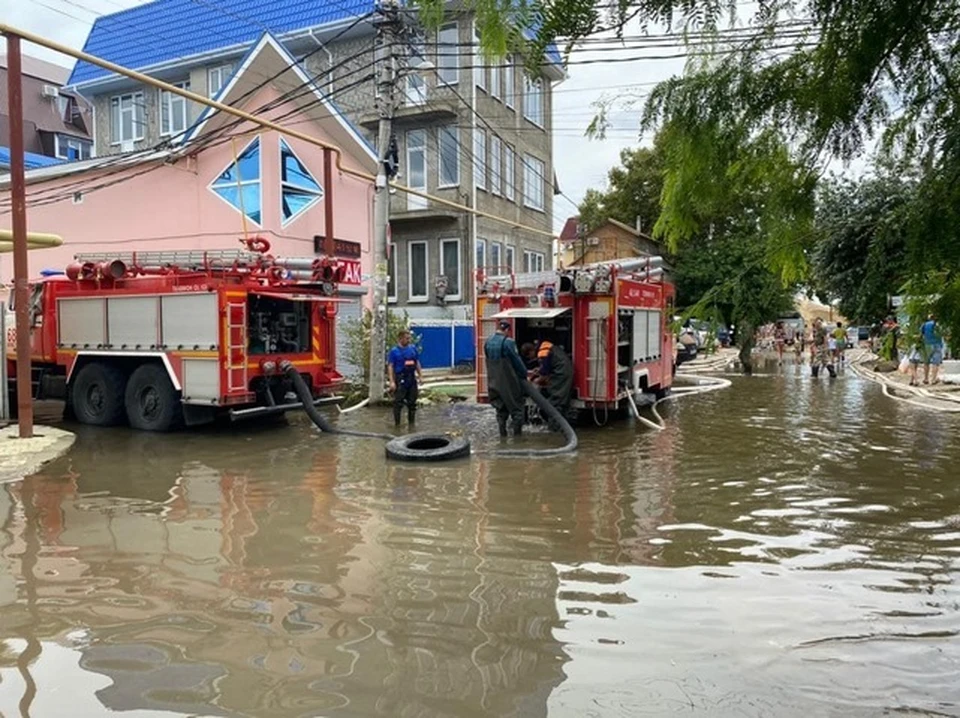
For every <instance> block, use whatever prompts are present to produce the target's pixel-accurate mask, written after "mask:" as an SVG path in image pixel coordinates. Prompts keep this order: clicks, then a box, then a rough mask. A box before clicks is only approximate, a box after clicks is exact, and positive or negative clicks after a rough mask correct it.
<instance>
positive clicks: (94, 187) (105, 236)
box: [0, 35, 377, 316]
mask: <svg viewBox="0 0 960 718" xmlns="http://www.w3.org/2000/svg"><path fill="white" fill-rule="evenodd" d="M217 99H218V100H219V101H221V102H223V103H225V104H228V105H232V106H234V107H238V108H241V109H244V110H246V111H247V112H250V113H252V114H257V115H259V116H261V117H265V118H270V119H273V120H274V121H276V122H278V123H279V124H282V125H286V126H291V127H292V128H294V129H295V130H296V131H298V132H301V133H305V134H308V135H310V136H312V137H315V138H316V139H318V140H321V141H323V142H325V143H327V144H329V145H333V146H335V147H337V148H340V165H341V166H342V167H346V168H350V169H354V170H361V171H364V172H367V173H371V174H373V173H375V172H376V167H377V158H376V154H375V153H374V151H373V148H372V147H370V145H369V144H368V143H367V142H366V140H365V139H364V138H363V136H362V135H361V134H360V132H359V131H358V130H357V129H356V128H355V127H354V126H353V125H351V124H350V123H349V122H348V121H347V120H346V119H345V118H344V117H343V115H342V114H341V113H340V112H339V111H338V109H337V108H336V107H335V106H334V105H333V103H331V102H330V101H328V100H327V98H326V97H325V96H324V95H323V94H322V93H321V92H320V91H319V89H318V88H317V87H316V85H315V84H314V83H313V81H312V79H311V78H310V77H308V76H307V75H306V74H305V73H304V72H303V70H302V69H301V68H300V66H299V65H298V64H297V63H296V61H295V60H294V59H293V58H292V57H291V56H290V55H289V54H288V53H287V51H286V50H285V49H283V47H282V46H281V45H280V44H279V43H277V42H276V41H275V40H274V39H273V38H272V37H271V36H269V35H265V36H264V37H263V38H261V40H260V41H259V42H258V43H257V44H256V46H255V47H254V48H253V49H252V50H251V51H250V52H249V53H248V55H247V57H246V58H245V59H244V61H243V62H242V64H241V65H240V66H239V67H238V68H237V70H236V72H235V73H234V74H233V76H232V78H231V79H230V80H229V82H227V83H226V85H225V86H224V87H223V88H222V89H221V90H220V92H219V93H218V94H217ZM164 102H167V103H181V102H182V103H186V104H188V105H192V104H193V103H188V102H187V101H186V100H183V99H182V98H180V97H178V96H175V95H167V96H166V97H165V98H164ZM189 109H190V110H191V114H192V115H193V116H196V117H197V120H196V121H195V122H194V123H193V124H192V126H191V127H190V128H188V129H187V131H186V132H183V133H180V134H179V135H173V136H170V137H169V138H168V139H167V140H166V141H165V142H164V146H158V147H154V148H151V149H149V150H145V151H136V152H131V153H127V154H124V155H119V156H113V157H109V158H104V159H93V160H87V161H82V162H73V163H66V164H62V165H57V166H54V167H47V168H42V169H37V170H32V171H29V172H28V173H27V182H28V187H27V190H28V195H27V225H28V229H29V230H30V231H34V232H49V233H53V234H58V235H60V236H62V237H63V239H64V245H63V247H61V248H59V249H49V250H37V251H31V252H30V271H31V274H33V275H36V274H38V273H39V272H40V271H41V270H44V269H58V270H62V269H63V268H64V267H65V266H66V265H67V264H69V263H70V261H71V260H72V258H73V256H74V254H77V253H82V252H110V251H116V252H131V251H145V250H154V251H156V250H167V249H237V248H239V247H240V245H239V240H240V239H242V238H244V237H245V236H247V237H254V236H260V237H264V238H266V239H268V240H269V242H270V244H271V245H272V248H271V253H273V254H275V255H278V256H313V255H315V254H322V253H323V240H324V238H325V237H326V235H327V231H328V228H327V227H326V223H325V207H324V203H325V201H327V200H329V199H330V198H331V197H332V200H333V225H334V226H333V236H334V238H335V239H336V240H339V241H340V242H341V247H345V248H346V249H353V250H356V251H357V253H358V254H359V260H360V268H361V272H362V273H363V274H366V275H369V274H371V273H372V262H371V254H370V247H371V238H372V226H373V222H372V220H373V213H372V203H373V186H372V184H371V183H370V182H367V181H365V180H362V179H358V178H356V177H353V176H351V175H348V174H345V173H343V172H341V171H339V169H338V168H337V167H336V166H333V167H332V182H331V183H330V186H327V185H326V184H325V183H324V163H325V161H331V162H334V163H335V158H336V153H334V152H327V153H326V156H325V152H324V150H323V149H322V148H320V147H318V146H316V145H313V144H310V143H308V142H306V141H303V140H301V139H297V138H295V137H291V136H287V135H284V134H283V133H277V132H273V131H267V130H264V129H263V128H261V127H259V126H257V125H254V124H252V123H248V122H242V121H238V120H237V119H236V118H234V117H233V116H231V115H225V114H224V113H222V112H219V111H203V108H196V107H194V108H189ZM184 111H187V109H186V108H185V110H184ZM117 112H118V113H119V114H121V117H124V118H126V117H129V121H130V122H135V121H137V119H138V118H142V117H143V113H142V112H136V111H131V112H129V113H126V108H121V107H118V108H117ZM124 113H126V114H124ZM0 193H2V194H0V226H4V227H9V226H10V193H9V180H8V177H0ZM344 242H345V243H349V244H347V245H344V244H343V243H344ZM12 272H13V270H12V256H11V255H9V254H2V255H0V282H2V283H4V284H7V283H9V282H10V281H11V279H12ZM355 279H356V280H357V281H358V285H357V286H355V287H345V288H344V290H345V291H344V293H349V294H354V295H359V296H366V295H367V294H368V292H367V289H366V287H361V286H359V280H360V277H355ZM353 309H354V311H347V312H344V314H345V315H348V316H356V314H357V313H358V311H359V303H358V304H356V305H354V307H353Z"/></svg>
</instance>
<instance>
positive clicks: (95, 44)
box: [67, 0, 374, 85]
mask: <svg viewBox="0 0 960 718" xmlns="http://www.w3.org/2000/svg"><path fill="white" fill-rule="evenodd" d="M373 9H374V0H336V1H335V2H323V0H230V2H226V1H225V0H204V1H203V2H196V1H195V0H154V2H151V3H147V4H145V5H138V6H137V7H133V8H130V9H129V10H123V11H121V12H116V13H113V14H111V15H104V16H103V17H101V18H99V19H98V20H97V21H96V22H95V23H94V24H93V28H91V30H90V35H88V36H87V41H86V43H85V44H84V46H83V49H84V51H85V52H88V53H90V54H91V55H96V56H97V57H102V58H104V59H107V60H110V61H111V62H115V63H117V64H118V65H123V66H125V67H130V68H135V69H141V68H145V67H150V66H152V65H157V64H160V63H163V62H169V61H172V60H176V59H178V58H182V57H191V56H194V55H199V54H202V53H204V52H212V51H215V50H218V49H220V48H224V47H230V46H232V45H243V44H246V43H252V42H254V41H255V40H257V38H259V37H260V36H261V35H262V34H263V33H264V31H266V30H269V31H270V32H271V33H273V34H275V35H284V34H286V33H288V32H292V31H295V30H300V29H305V28H310V27H317V26H318V25H326V24H330V23H334V22H337V21H338V20H346V19H349V18H354V17H357V16H359V15H365V14H367V13H370V12H372V11H373ZM112 74H113V73H111V72H110V71H109V70H104V69H102V68H100V67H97V66H96V65H90V64H89V63H86V62H83V61H78V62H77V64H76V66H75V67H74V68H73V73H72V74H71V75H70V79H69V80H68V81H67V85H77V84H80V83H84V82H90V81H91V80H98V79H101V78H104V77H109V76H110V75H112Z"/></svg>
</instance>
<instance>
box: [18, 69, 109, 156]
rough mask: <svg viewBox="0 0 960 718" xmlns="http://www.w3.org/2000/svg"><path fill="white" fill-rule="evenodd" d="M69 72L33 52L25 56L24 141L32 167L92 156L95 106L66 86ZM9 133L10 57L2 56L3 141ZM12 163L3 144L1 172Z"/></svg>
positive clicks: (23, 78) (22, 71)
mask: <svg viewBox="0 0 960 718" xmlns="http://www.w3.org/2000/svg"><path fill="white" fill-rule="evenodd" d="M69 72H70V71H69V70H68V69H67V68H65V67H61V66H60V65H54V64H52V63H50V62H46V61H44V60H41V59H39V58H36V57H31V56H30V55H24V56H23V57H22V59H21V73H22V74H21V85H22V88H23V144H24V150H25V151H26V153H27V154H26V161H27V167H29V168H34V167H44V166H47V165H50V164H56V163H57V162H61V161H64V160H86V159H90V154H91V152H92V150H93V142H92V141H91V138H90V131H91V129H92V125H93V118H92V115H91V109H90V106H89V105H88V104H87V103H86V102H85V101H84V100H83V98H81V97H77V96H76V95H75V94H73V93H70V92H67V91H65V90H64V89H63V84H64V82H65V81H66V80H67V76H68V75H69ZM9 136H10V117H9V106H8V103H7V57H6V55H0V138H3V139H2V140H0V142H2V141H5V140H6V138H7V137H9ZM8 165H9V149H8V148H6V147H0V171H3V170H5V169H6V167H7V166H8Z"/></svg>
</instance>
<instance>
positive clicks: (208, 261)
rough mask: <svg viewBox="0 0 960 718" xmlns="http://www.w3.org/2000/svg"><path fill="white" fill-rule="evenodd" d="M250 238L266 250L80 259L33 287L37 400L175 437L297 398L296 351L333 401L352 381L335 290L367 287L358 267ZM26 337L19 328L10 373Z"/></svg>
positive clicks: (93, 420) (312, 381)
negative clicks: (291, 394) (179, 431)
mask: <svg viewBox="0 0 960 718" xmlns="http://www.w3.org/2000/svg"><path fill="white" fill-rule="evenodd" d="M249 244H250V246H251V247H252V248H253V249H254V250H258V251H251V250H250V249H240V250H214V251H199V250H187V251H159V252H133V253H128V254H80V255H77V256H76V263H75V264H72V265H71V266H70V267H68V268H67V271H66V274H65V275H57V276H51V277H46V278H44V279H42V280H39V281H37V282H35V283H34V284H32V286H31V291H30V307H29V311H30V326H31V334H30V338H29V341H30V343H31V348H32V351H31V358H32V362H33V377H32V381H33V386H34V395H35V398H54V399H65V400H66V402H67V407H68V410H69V411H71V412H72V413H73V414H74V415H75V416H76V418H77V419H78V420H79V421H81V422H83V423H86V424H95V425H100V426H106V425H113V424H120V423H124V422H128V423H129V424H130V426H132V427H134V428H137V429H143V430H149V431H167V430H170V429H173V428H176V427H178V426H180V425H182V424H187V425H194V424H201V423H206V422H209V421H212V420H213V419H214V418H215V417H216V415H217V414H220V413H228V414H229V415H230V416H231V417H232V418H234V419H239V418H248V417H252V416H261V415H264V414H272V413H279V412H282V411H285V410H287V409H290V408H293V407H295V406H299V404H296V403H285V397H286V396H287V392H288V391H289V389H290V387H289V386H287V382H288V380H287V379H286V378H285V377H284V376H283V375H282V374H281V372H280V371H279V370H278V369H277V366H278V364H279V362H280V361H281V360H283V359H287V360H289V361H291V362H292V363H293V364H294V365H295V366H296V367H297V368H298V369H299V371H300V374H301V375H302V376H303V378H304V380H305V381H306V382H307V385H308V386H309V387H310V388H311V391H312V393H313V394H314V396H315V397H317V398H318V403H322V402H323V400H324V397H328V396H329V395H331V394H332V393H333V391H334V390H335V389H336V387H337V386H338V384H340V383H341V382H342V381H343V377H341V375H340V374H339V373H338V372H337V368H336V343H335V338H334V334H335V321H336V315H337V308H338V302H342V301H348V300H345V299H343V298H342V297H340V296H338V294H339V292H338V287H339V286H340V284H341V283H343V282H347V283H350V284H359V278H360V265H359V262H356V261H354V260H344V259H328V258H317V257H303V258H296V257H294V258H280V257H273V256H271V255H269V254H267V253H266V252H267V251H268V250H269V244H268V243H267V242H266V241H265V240H252V241H251V242H250V243H249ZM12 295H13V293H12V292H11V299H12V298H13V297H12ZM11 309H12V308H11ZM7 326H8V328H9V329H10V330H12V328H13V326H14V322H13V316H12V314H11V315H9V316H8V321H7ZM16 341H17V337H16V335H15V333H14V332H12V331H8V336H7V345H8V346H7V348H8V354H7V357H8V359H7V362H8V370H9V376H10V377H11V379H12V378H14V377H15V372H16V365H15V362H14V357H15V344H16ZM12 385H13V382H12V381H11V388H12ZM11 403H15V402H11Z"/></svg>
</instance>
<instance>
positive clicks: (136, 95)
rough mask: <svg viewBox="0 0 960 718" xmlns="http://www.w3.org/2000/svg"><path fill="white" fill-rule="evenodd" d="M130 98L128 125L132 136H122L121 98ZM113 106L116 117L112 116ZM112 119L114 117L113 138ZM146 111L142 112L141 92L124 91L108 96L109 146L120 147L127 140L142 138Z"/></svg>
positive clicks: (136, 140) (132, 140)
mask: <svg viewBox="0 0 960 718" xmlns="http://www.w3.org/2000/svg"><path fill="white" fill-rule="evenodd" d="M124 98H129V99H130V113H131V114H132V117H131V118H130V127H131V129H132V130H133V136H132V137H124V136H123V113H124V110H123V100H124ZM114 107H116V108H117V111H116V118H114ZM114 119H116V137H117V138H118V139H116V140H115V139H114ZM145 119H146V113H145V112H144V99H143V92H142V91H139V92H125V93H123V94H121V95H114V96H113V97H111V98H110V146H111V147H122V146H123V145H124V144H125V143H127V142H139V141H140V140H142V139H143V127H144V125H145V124H146V122H145Z"/></svg>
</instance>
